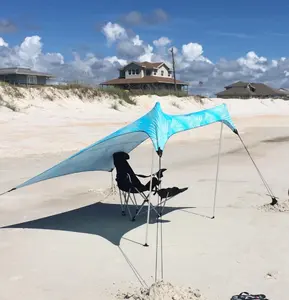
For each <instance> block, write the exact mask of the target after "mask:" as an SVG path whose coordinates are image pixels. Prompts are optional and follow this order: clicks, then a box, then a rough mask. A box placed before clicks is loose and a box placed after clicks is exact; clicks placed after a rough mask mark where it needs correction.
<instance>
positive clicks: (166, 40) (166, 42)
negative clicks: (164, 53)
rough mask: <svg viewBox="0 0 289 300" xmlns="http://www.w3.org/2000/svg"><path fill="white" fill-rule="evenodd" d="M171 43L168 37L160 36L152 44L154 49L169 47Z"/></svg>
mask: <svg viewBox="0 0 289 300" xmlns="http://www.w3.org/2000/svg"><path fill="white" fill-rule="evenodd" d="M171 42H172V41H171V40H170V39H169V38H168V37H166V36H162V37H160V38H159V39H158V40H154V41H153V44H154V45H155V46H156V47H165V46H167V45H169V44H170V43H171Z"/></svg>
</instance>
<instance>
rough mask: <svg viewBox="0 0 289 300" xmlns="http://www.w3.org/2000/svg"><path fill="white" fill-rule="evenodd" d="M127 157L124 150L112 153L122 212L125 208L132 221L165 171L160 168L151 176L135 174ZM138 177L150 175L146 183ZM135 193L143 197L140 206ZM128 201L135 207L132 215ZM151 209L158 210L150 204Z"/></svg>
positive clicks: (157, 185) (155, 190)
mask: <svg viewBox="0 0 289 300" xmlns="http://www.w3.org/2000/svg"><path fill="white" fill-rule="evenodd" d="M128 159H129V155H128V154H127V153H126V152H116V153H114V154H113V162H114V165H115V168H116V182H117V186H118V188H119V195H120V202H121V209H122V214H123V215H125V214H126V210H127V211H128V213H129V215H130V217H131V219H132V220H133V221H134V220H135V219H136V217H137V216H138V215H139V214H140V212H141V210H142V208H143V207H144V205H145V204H146V203H148V202H149V196H150V191H151V192H154V193H156V192H157V191H158V187H159V185H160V183H161V180H160V179H161V178H162V177H163V172H164V171H166V169H160V170H159V171H158V172H156V173H155V174H152V176H151V175H148V176H146V175H140V174H135V173H134V171H133V169H132V168H131V166H130V165H129V163H128V162H127V160H128ZM138 177H140V178H148V177H152V180H150V181H149V182H147V183H146V184H142V183H141V182H140V180H139V179H138ZM135 194H139V195H140V196H141V197H142V198H143V202H142V204H141V205H140V206H139V205H138V203H137V201H136V197H135ZM129 201H131V203H132V204H133V205H134V206H135V208H136V212H135V214H134V215H132V213H131V211H130V208H129ZM151 209H153V210H154V211H155V212H156V213H157V214H158V211H157V210H156V208H155V207H154V206H153V205H152V204H151Z"/></svg>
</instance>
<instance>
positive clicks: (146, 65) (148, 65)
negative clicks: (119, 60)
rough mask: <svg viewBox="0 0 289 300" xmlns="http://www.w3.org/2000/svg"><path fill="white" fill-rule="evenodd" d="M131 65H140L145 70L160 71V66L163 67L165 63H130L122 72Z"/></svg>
mask: <svg viewBox="0 0 289 300" xmlns="http://www.w3.org/2000/svg"><path fill="white" fill-rule="evenodd" d="M130 64H135V65H138V66H140V67H142V68H145V69H158V68H159V67H160V66H162V65H163V64H164V63H163V62H153V63H152V62H148V61H143V62H136V61H133V62H130V63H128V64H127V65H126V66H124V67H123V68H121V70H123V69H124V68H126V67H127V66H129V65H130Z"/></svg>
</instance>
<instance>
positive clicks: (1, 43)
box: [0, 37, 8, 47]
mask: <svg viewBox="0 0 289 300" xmlns="http://www.w3.org/2000/svg"><path fill="white" fill-rule="evenodd" d="M0 47H8V44H7V43H6V42H5V41H4V40H3V38H2V37H0Z"/></svg>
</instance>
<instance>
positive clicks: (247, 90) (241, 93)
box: [216, 81, 289, 99]
mask: <svg viewBox="0 0 289 300" xmlns="http://www.w3.org/2000/svg"><path fill="white" fill-rule="evenodd" d="M216 96H217V97H218V98H224V99H226V98H240V99H249V98H284V99H289V91H287V90H285V89H274V88H272V87H270V86H268V85H266V84H264V83H249V82H243V81H238V82H235V83H233V84H230V85H228V86H226V87H225V90H224V91H222V92H220V93H217V94H216Z"/></svg>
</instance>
